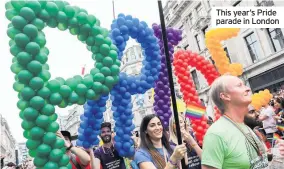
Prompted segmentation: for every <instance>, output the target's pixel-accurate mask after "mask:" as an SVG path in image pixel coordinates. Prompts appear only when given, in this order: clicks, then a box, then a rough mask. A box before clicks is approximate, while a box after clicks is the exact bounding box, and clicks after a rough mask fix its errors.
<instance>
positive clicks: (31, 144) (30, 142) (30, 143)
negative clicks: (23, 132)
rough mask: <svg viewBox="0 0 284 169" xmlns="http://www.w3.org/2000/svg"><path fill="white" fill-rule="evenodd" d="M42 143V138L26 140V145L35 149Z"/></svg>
mask: <svg viewBox="0 0 284 169" xmlns="http://www.w3.org/2000/svg"><path fill="white" fill-rule="evenodd" d="M40 144H41V142H40V140H32V139H28V140H27V142H26V146H27V148H28V149H30V150H35V149H36V148H37V147H38V146H39V145H40Z"/></svg>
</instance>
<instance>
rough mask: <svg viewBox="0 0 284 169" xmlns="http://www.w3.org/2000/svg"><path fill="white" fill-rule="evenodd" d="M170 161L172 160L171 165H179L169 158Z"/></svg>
mask: <svg viewBox="0 0 284 169" xmlns="http://www.w3.org/2000/svg"><path fill="white" fill-rule="evenodd" d="M169 162H170V164H171V165H173V166H175V167H177V163H174V162H173V161H172V160H171V159H169Z"/></svg>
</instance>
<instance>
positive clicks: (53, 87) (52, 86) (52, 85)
mask: <svg viewBox="0 0 284 169" xmlns="http://www.w3.org/2000/svg"><path fill="white" fill-rule="evenodd" d="M47 87H48V88H49V90H50V91H51V92H58V91H59V89H60V83H59V82H58V81H57V80H50V81H49V82H48V84H47Z"/></svg>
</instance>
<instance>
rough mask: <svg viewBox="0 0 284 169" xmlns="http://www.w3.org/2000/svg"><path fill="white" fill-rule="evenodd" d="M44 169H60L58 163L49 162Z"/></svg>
mask: <svg viewBox="0 0 284 169" xmlns="http://www.w3.org/2000/svg"><path fill="white" fill-rule="evenodd" d="M43 169H59V167H58V165H57V164H56V163H54V162H50V161H49V162H47V163H46V164H45V165H44V167H43Z"/></svg>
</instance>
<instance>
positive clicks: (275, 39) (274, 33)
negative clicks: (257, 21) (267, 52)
mask: <svg viewBox="0 0 284 169" xmlns="http://www.w3.org/2000/svg"><path fill="white" fill-rule="evenodd" d="M267 32H268V35H269V38H270V40H271V43H272V45H273V49H274V52H278V51H280V50H281V49H283V48H284V37H283V33H282V31H281V29H280V28H267Z"/></svg>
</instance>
